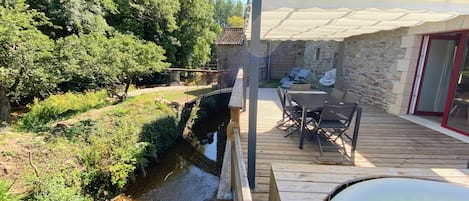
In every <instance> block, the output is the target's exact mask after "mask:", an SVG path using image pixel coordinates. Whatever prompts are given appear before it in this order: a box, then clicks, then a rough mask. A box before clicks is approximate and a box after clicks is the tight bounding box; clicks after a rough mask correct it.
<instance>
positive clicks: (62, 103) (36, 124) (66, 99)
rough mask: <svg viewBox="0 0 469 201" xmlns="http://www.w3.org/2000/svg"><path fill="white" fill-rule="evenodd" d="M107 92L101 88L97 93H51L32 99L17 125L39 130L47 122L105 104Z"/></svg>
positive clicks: (44, 126) (43, 127)
mask: <svg viewBox="0 0 469 201" xmlns="http://www.w3.org/2000/svg"><path fill="white" fill-rule="evenodd" d="M106 97H107V93H106V91H105V90H102V91H100V92H97V93H93V92H88V93H85V94H76V93H71V92H68V93H65V94H59V95H52V96H50V97H49V98H47V99H45V100H44V101H39V100H38V99H35V100H34V104H33V105H32V106H31V111H30V112H28V113H27V114H26V115H25V116H24V117H23V118H22V119H21V121H20V123H19V126H20V128H22V129H25V130H29V131H40V130H44V129H45V128H47V123H49V122H51V121H54V120H58V119H61V118H64V117H66V116H70V115H72V114H76V113H78V112H84V111H87V110H89V109H92V108H98V107H102V106H104V105H105V104H106Z"/></svg>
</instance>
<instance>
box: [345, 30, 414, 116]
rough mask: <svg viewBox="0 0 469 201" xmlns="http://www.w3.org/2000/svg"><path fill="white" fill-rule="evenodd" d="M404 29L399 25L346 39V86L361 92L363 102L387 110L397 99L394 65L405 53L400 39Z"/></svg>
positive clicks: (399, 76) (404, 31)
mask: <svg viewBox="0 0 469 201" xmlns="http://www.w3.org/2000/svg"><path fill="white" fill-rule="evenodd" d="M407 31H408V29H407V28H401V29H397V30H393V31H381V32H378V33H374V34H366V35H361V36H355V37H351V38H347V39H345V41H344V43H345V58H344V69H343V73H344V84H345V89H346V90H349V91H352V92H354V93H358V94H360V95H362V96H363V97H364V98H363V102H365V103H368V104H371V105H374V106H376V107H378V108H380V109H383V110H388V109H389V107H390V105H391V104H394V103H395V102H396V100H397V98H396V94H395V93H393V87H394V84H395V83H396V82H400V79H401V72H400V71H398V70H397V66H398V63H399V60H401V59H403V58H404V57H405V53H406V49H405V48H402V47H401V42H402V38H403V36H406V35H407Z"/></svg>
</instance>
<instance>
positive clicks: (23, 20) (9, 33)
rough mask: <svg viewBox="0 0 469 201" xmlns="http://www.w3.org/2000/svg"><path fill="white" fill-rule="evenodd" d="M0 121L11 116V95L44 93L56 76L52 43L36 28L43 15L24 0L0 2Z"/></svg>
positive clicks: (13, 96)
mask: <svg viewBox="0 0 469 201" xmlns="http://www.w3.org/2000/svg"><path fill="white" fill-rule="evenodd" d="M0 13H1V14H0V22H2V23H0V104H1V105H0V122H1V121H7V122H8V121H9V120H10V114H9V112H10V105H9V103H10V101H11V100H10V98H14V99H15V100H20V99H21V98H22V97H24V96H31V95H37V96H46V95H47V94H48V93H49V90H50V89H52V88H53V87H54V86H55V84H56V83H57V81H58V79H57V77H58V76H56V71H55V70H54V68H53V66H52V63H51V61H52V60H53V55H52V50H53V46H54V43H53V41H52V40H50V39H49V37H48V36H46V35H44V34H43V33H42V32H41V31H39V30H38V29H37V27H38V26H41V25H45V24H47V21H46V20H45V16H44V15H43V14H42V13H39V12H37V11H35V10H31V9H29V7H28V5H27V4H25V3H24V0H13V1H3V3H2V5H1V6H0Z"/></svg>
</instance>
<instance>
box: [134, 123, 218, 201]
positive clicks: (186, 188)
mask: <svg viewBox="0 0 469 201" xmlns="http://www.w3.org/2000/svg"><path fill="white" fill-rule="evenodd" d="M222 125H223V124H222ZM221 128H223V129H225V128H224V126H222V127H221ZM221 138H223V139H220V140H226V137H221ZM218 139H219V133H218V131H215V132H209V133H208V134H207V137H206V138H202V139H201V140H200V141H199V143H198V144H199V145H198V146H196V147H194V146H192V145H191V143H189V142H187V141H185V140H180V141H179V142H178V143H177V145H176V146H174V147H173V148H172V149H170V150H169V151H168V152H167V153H166V154H164V155H163V156H162V157H161V161H162V162H161V163H159V164H151V165H150V167H151V168H149V169H148V170H147V172H146V176H143V175H140V176H138V177H137V178H136V181H137V182H136V183H135V184H133V185H130V186H128V187H127V191H126V193H125V194H126V195H127V196H128V197H130V198H131V199H132V200H197V201H198V200H215V198H216V192H217V188H218V183H219V177H218V175H219V172H220V167H221V162H222V158H220V157H219V156H220V155H222V154H220V153H219V152H222V151H223V150H218V151H217V147H220V144H219V143H218V142H219V141H218ZM223 144H224V143H223ZM223 146H224V145H223ZM217 152H218V153H217Z"/></svg>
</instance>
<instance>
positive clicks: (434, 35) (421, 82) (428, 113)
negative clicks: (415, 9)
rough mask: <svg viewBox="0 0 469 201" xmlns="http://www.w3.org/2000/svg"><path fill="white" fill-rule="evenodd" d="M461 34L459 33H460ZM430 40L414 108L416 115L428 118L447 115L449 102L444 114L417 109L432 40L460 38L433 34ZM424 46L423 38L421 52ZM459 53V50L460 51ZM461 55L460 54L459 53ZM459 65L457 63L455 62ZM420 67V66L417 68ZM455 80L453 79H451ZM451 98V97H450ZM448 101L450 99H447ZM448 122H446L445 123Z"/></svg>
mask: <svg viewBox="0 0 469 201" xmlns="http://www.w3.org/2000/svg"><path fill="white" fill-rule="evenodd" d="M458 33H459V32H458ZM445 34H448V33H445ZM428 36H429V38H428V45H427V49H426V50H425V51H426V52H425V59H424V61H423V69H422V75H421V78H420V80H421V81H420V83H419V91H418V92H417V100H416V101H415V108H414V115H428V116H442V115H445V113H446V107H447V104H448V102H446V105H445V111H443V112H427V111H418V110H417V108H418V104H419V100H420V93H421V89H422V84H423V80H424V79H425V70H426V68H427V58H428V53H429V51H430V46H431V44H432V40H433V39H443V40H455V41H457V39H458V37H457V36H447V35H441V34H432V35H428ZM461 38H462V37H459V40H461ZM422 44H423V38H422V43H421V46H420V51H422V50H421V48H422ZM459 44H461V41H459ZM457 51H459V48H458V50H457ZM458 53H459V52H458ZM458 53H457V54H458ZM419 59H420V56H419ZM455 59H456V60H457V59H458V57H457V56H456V58H455ZM455 63H457V62H455ZM417 67H418V66H417ZM453 74H454V73H453ZM416 75H417V71H415V77H414V85H415V78H416V77H417V76H416ZM451 78H453V77H451ZM414 85H413V86H412V90H413V87H414ZM450 90H451V85H450ZM448 97H449V96H448ZM447 100H448V99H447ZM445 122H446V121H445Z"/></svg>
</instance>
